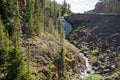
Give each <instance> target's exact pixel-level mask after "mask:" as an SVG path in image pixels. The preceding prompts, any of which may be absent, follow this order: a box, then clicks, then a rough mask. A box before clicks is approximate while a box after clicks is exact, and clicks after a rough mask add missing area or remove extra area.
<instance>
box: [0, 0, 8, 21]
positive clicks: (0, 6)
mask: <svg viewBox="0 0 120 80" xmlns="http://www.w3.org/2000/svg"><path fill="white" fill-rule="evenodd" d="M0 15H1V18H2V19H3V21H4V23H7V22H8V21H9V19H8V18H9V17H8V8H7V4H6V1H5V0H0Z"/></svg>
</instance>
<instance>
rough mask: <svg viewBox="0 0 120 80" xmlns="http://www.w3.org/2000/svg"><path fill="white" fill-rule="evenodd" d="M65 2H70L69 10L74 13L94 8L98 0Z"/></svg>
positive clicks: (71, 0)
mask: <svg viewBox="0 0 120 80" xmlns="http://www.w3.org/2000/svg"><path fill="white" fill-rule="evenodd" d="M56 1H57V2H58V3H62V2H63V1H64V0H56ZM66 1H67V3H70V4H71V10H72V11H73V12H75V13H83V12H84V11H88V10H91V9H94V7H95V4H96V3H97V2H98V0H66Z"/></svg>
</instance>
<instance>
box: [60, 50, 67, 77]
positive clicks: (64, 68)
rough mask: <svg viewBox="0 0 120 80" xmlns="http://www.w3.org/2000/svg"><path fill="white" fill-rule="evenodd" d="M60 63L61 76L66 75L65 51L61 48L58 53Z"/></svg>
mask: <svg viewBox="0 0 120 80" xmlns="http://www.w3.org/2000/svg"><path fill="white" fill-rule="evenodd" d="M59 59H60V65H61V66H62V70H61V72H62V77H63V78H65V77H66V61H65V53H64V49H63V48H61V52H60V53H59Z"/></svg>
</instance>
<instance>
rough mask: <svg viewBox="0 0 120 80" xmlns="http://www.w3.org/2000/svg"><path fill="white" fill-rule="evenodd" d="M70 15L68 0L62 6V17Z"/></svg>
mask: <svg viewBox="0 0 120 80" xmlns="http://www.w3.org/2000/svg"><path fill="white" fill-rule="evenodd" d="M70 13H71V11H70V4H67V2H66V0H64V2H63V5H62V6H61V15H62V16H64V15H68V14H70Z"/></svg>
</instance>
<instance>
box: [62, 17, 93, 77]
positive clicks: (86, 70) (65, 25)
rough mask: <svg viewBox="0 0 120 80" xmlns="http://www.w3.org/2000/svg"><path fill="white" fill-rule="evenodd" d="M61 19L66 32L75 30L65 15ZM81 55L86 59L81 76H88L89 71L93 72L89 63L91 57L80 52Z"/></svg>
mask: <svg viewBox="0 0 120 80" xmlns="http://www.w3.org/2000/svg"><path fill="white" fill-rule="evenodd" d="M60 20H61V22H62V26H63V29H64V31H65V34H66V35H68V34H69V33H70V32H71V31H72V30H73V26H72V25H71V24H70V23H69V22H67V21H66V20H65V19H64V18H63V17H62V18H61V19H60ZM78 50H79V49H78ZM79 51H80V50H79ZM80 55H81V56H82V57H83V58H84V59H85V62H86V69H85V70H84V71H80V76H81V77H87V76H88V75H89V74H90V73H88V71H91V73H93V70H92V66H91V65H90V63H89V59H88V58H87V57H86V56H84V53H80Z"/></svg>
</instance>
